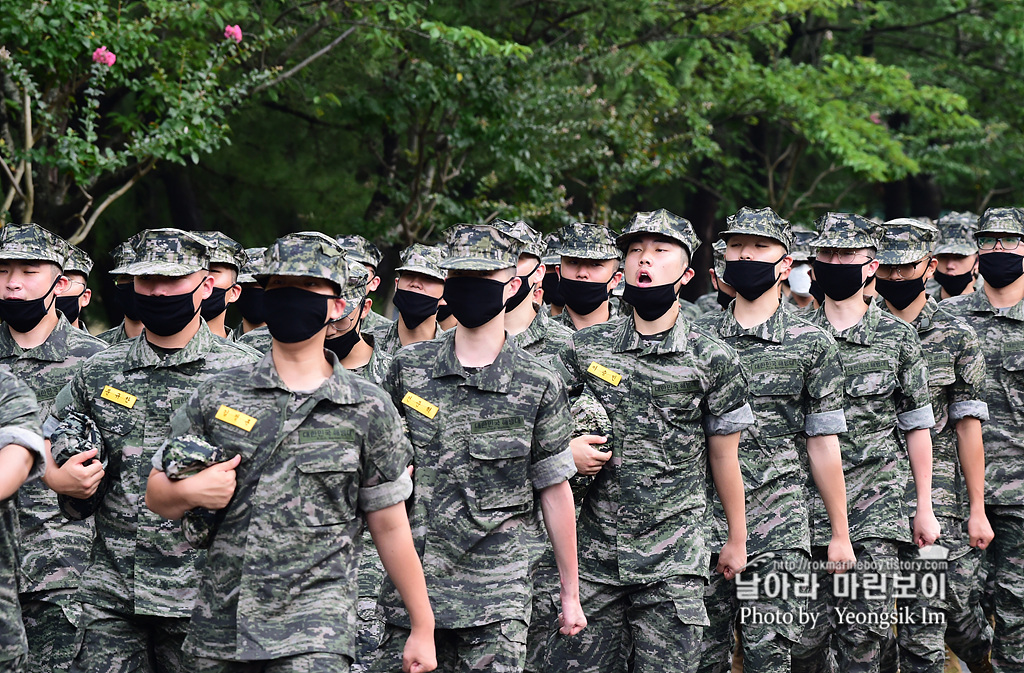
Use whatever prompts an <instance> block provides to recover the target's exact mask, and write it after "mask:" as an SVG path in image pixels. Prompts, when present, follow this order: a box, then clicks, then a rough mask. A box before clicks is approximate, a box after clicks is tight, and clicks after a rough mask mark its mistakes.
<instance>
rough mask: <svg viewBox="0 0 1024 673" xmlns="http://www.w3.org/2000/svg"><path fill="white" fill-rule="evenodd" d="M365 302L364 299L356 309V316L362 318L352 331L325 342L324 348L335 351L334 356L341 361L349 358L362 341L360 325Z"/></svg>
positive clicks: (357, 321)
mask: <svg viewBox="0 0 1024 673" xmlns="http://www.w3.org/2000/svg"><path fill="white" fill-rule="evenodd" d="M365 302H366V299H363V301H361V302H359V307H358V308H357V309H356V311H357V313H356V315H359V316H360V318H359V319H358V320H356V324H355V325H353V326H352V329H350V330H349V331H347V332H345V333H344V334H340V335H338V336H336V337H333V338H331V339H327V340H326V341H324V348H326V349H327V350H330V351H333V352H334V354H335V355H337V356H338V359H339V360H344V359H345V358H347V357H348V354H349V353H351V352H352V349H353V348H355V347H356V344H357V343H359V341H360V339H361V337H360V336H359V326H360V323H362V322H363V318H362V313H363V304H364V303H365Z"/></svg>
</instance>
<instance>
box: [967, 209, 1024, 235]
mask: <svg viewBox="0 0 1024 673" xmlns="http://www.w3.org/2000/svg"><path fill="white" fill-rule="evenodd" d="M981 234H1021V235H1024V212H1022V211H1021V209H1020V208H989V209H988V210H986V211H985V213H984V214H983V215H982V216H981V219H980V220H978V230H977V231H975V232H974V235H975V236H979V235H981Z"/></svg>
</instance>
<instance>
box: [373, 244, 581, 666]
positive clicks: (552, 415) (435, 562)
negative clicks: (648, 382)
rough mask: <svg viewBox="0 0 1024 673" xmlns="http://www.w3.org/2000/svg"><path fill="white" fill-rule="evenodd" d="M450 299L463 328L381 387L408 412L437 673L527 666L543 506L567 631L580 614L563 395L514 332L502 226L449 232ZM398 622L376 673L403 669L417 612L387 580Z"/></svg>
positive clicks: (508, 253) (388, 615) (431, 345)
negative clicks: (507, 310)
mask: <svg viewBox="0 0 1024 673" xmlns="http://www.w3.org/2000/svg"><path fill="white" fill-rule="evenodd" d="M448 241H449V242H448V252H449V254H448V256H447V257H446V258H445V259H444V260H443V261H442V262H441V265H442V266H443V267H444V268H446V269H448V277H447V280H446V282H445V298H446V300H447V301H448V305H449V306H451V307H452V311H453V314H454V316H455V317H456V318H457V319H458V321H459V325H458V326H457V327H456V328H455V329H454V330H451V331H449V332H445V333H444V335H442V336H441V338H439V339H435V340H432V341H424V342H420V343H417V344H413V345H412V346H409V347H406V348H403V349H402V350H401V351H399V352H398V353H397V354H396V355H395V359H394V361H393V362H392V364H391V368H390V369H389V370H388V374H387V377H386V378H385V380H384V383H383V387H384V389H385V390H386V391H387V392H388V393H390V394H391V399H392V400H393V401H394V402H395V405H396V406H397V407H398V408H399V412H400V413H402V414H403V415H404V417H405V421H406V424H407V427H408V433H409V438H410V439H411V440H412V445H413V450H414V458H413V465H414V466H415V472H414V475H413V476H414V481H415V488H414V490H413V495H412V499H411V500H410V512H411V514H410V522H411V524H412V527H413V528H412V530H413V538H414V539H415V541H416V546H417V551H418V552H419V554H420V557H421V558H422V559H423V567H424V572H425V574H426V577H427V588H428V590H429V591H430V597H431V602H432V604H433V606H434V609H435V612H434V616H435V619H436V622H437V631H436V632H435V633H436V642H437V646H438V661H439V668H440V670H444V671H450V672H455V671H467V670H471V669H482V668H486V669H487V670H489V671H494V672H495V673H511V672H513V671H521V670H522V669H523V665H524V661H525V657H526V633H527V624H528V622H529V619H530V605H531V601H532V597H533V596H532V594H533V592H532V583H531V580H530V571H531V568H532V566H533V565H534V563H535V561H536V556H537V550H538V548H539V545H540V540H541V538H540V530H539V527H540V523H539V520H538V516H537V514H538V512H537V510H538V505H539V509H541V510H543V520H544V526H545V527H546V528H547V532H548V535H549V538H550V539H551V541H552V545H553V547H554V551H555V558H556V561H557V563H558V568H559V575H560V577H561V604H562V614H561V615H560V618H559V619H560V621H561V623H562V629H561V630H562V632H564V633H567V634H569V633H577V632H579V630H580V629H582V628H583V627H584V626H585V625H586V619H585V618H584V617H583V613H582V611H581V610H580V604H579V593H578V579H577V561H576V526H575V519H574V516H573V514H574V512H573V503H572V492H571V491H570V488H569V484H568V482H567V479H568V477H570V476H571V475H572V474H574V473H575V471H576V470H575V468H574V467H573V464H572V454H571V453H570V451H569V449H568V442H569V432H570V429H571V419H570V417H569V409H568V404H567V400H566V396H565V388H564V387H563V386H562V383H561V381H559V379H558V377H557V376H556V375H555V374H554V373H552V372H551V370H550V369H548V368H547V367H545V366H543V365H541V364H540V363H539V362H538V361H537V360H536V359H535V358H533V357H532V356H530V355H528V354H526V353H525V352H524V351H523V350H522V349H521V348H519V347H518V346H517V345H516V344H515V343H514V342H513V341H512V340H511V339H507V338H506V336H505V326H504V315H503V313H504V305H505V302H507V301H508V300H509V299H510V298H511V297H512V296H513V295H515V293H516V291H517V290H518V289H519V283H520V280H519V278H518V277H516V276H515V273H516V272H515V267H516V263H517V261H518V259H519V254H520V250H521V248H522V244H521V243H520V242H519V241H518V240H517V239H515V238H513V237H511V236H508V235H506V234H504V233H502V232H501V231H499V230H498V229H496V228H494V227H489V226H484V225H477V226H474V225H460V226H458V227H456V228H455V229H453V230H452V231H451V232H450V233H449V239H448ZM380 604H381V607H382V608H383V610H384V616H385V619H386V620H387V626H386V630H385V633H384V639H383V642H382V644H381V648H380V650H378V658H377V660H376V661H375V662H374V663H373V666H372V668H371V670H373V671H377V672H379V673H384V672H388V673H390V672H391V671H396V670H398V667H399V665H400V659H399V653H400V652H401V646H402V643H403V641H404V640H405V638H406V634H408V630H407V629H408V624H409V622H408V617H407V616H406V614H405V611H404V610H402V609H401V607H400V605H399V604H398V602H397V601H396V596H395V592H394V588H393V586H392V582H391V581H390V580H388V581H385V584H384V589H383V590H382V591H381V600H380Z"/></svg>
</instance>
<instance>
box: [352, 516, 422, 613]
mask: <svg viewBox="0 0 1024 673" xmlns="http://www.w3.org/2000/svg"><path fill="white" fill-rule="evenodd" d="M366 525H367V527H368V528H369V529H370V536H371V537H372V538H373V544H374V545H376V547H377V553H378V554H379V555H380V560H381V563H382V564H383V565H384V570H386V571H387V573H388V577H390V578H391V581H392V582H394V584H395V588H396V589H398V593H399V595H401V597H402V602H403V603H405V609H406V610H408V611H409V620H410V623H411V624H412V628H413V629H414V630H419V629H431V630H433V628H434V612H433V610H431V608H430V599H429V598H428V596H427V582H426V579H424V577H423V566H422V565H421V564H420V557H419V556H417V554H416V547H415V546H414V545H413V541H412V531H411V530H410V528H409V517H408V515H407V514H406V512H405V503H398V504H395V505H391V506H390V507H385V508H384V509H381V510H377V511H376V512H368V513H367V515H366Z"/></svg>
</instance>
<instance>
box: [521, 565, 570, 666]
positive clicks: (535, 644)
mask: <svg viewBox="0 0 1024 673" xmlns="http://www.w3.org/2000/svg"><path fill="white" fill-rule="evenodd" d="M552 560H553V555H552ZM561 586H562V585H561V580H560V578H559V576H558V568H557V567H551V566H549V565H547V564H545V565H541V566H540V567H538V568H537V570H536V571H535V572H534V573H533V610H532V613H531V617H530V628H529V630H528V631H527V633H526V666H525V667H524V669H523V670H524V671H526V673H544V672H546V671H547V670H548V669H547V667H546V666H545V661H546V659H547V651H548V640H549V638H550V637H551V634H552V633H555V632H557V631H558V613H559V611H560V610H561V600H562V599H561Z"/></svg>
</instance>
